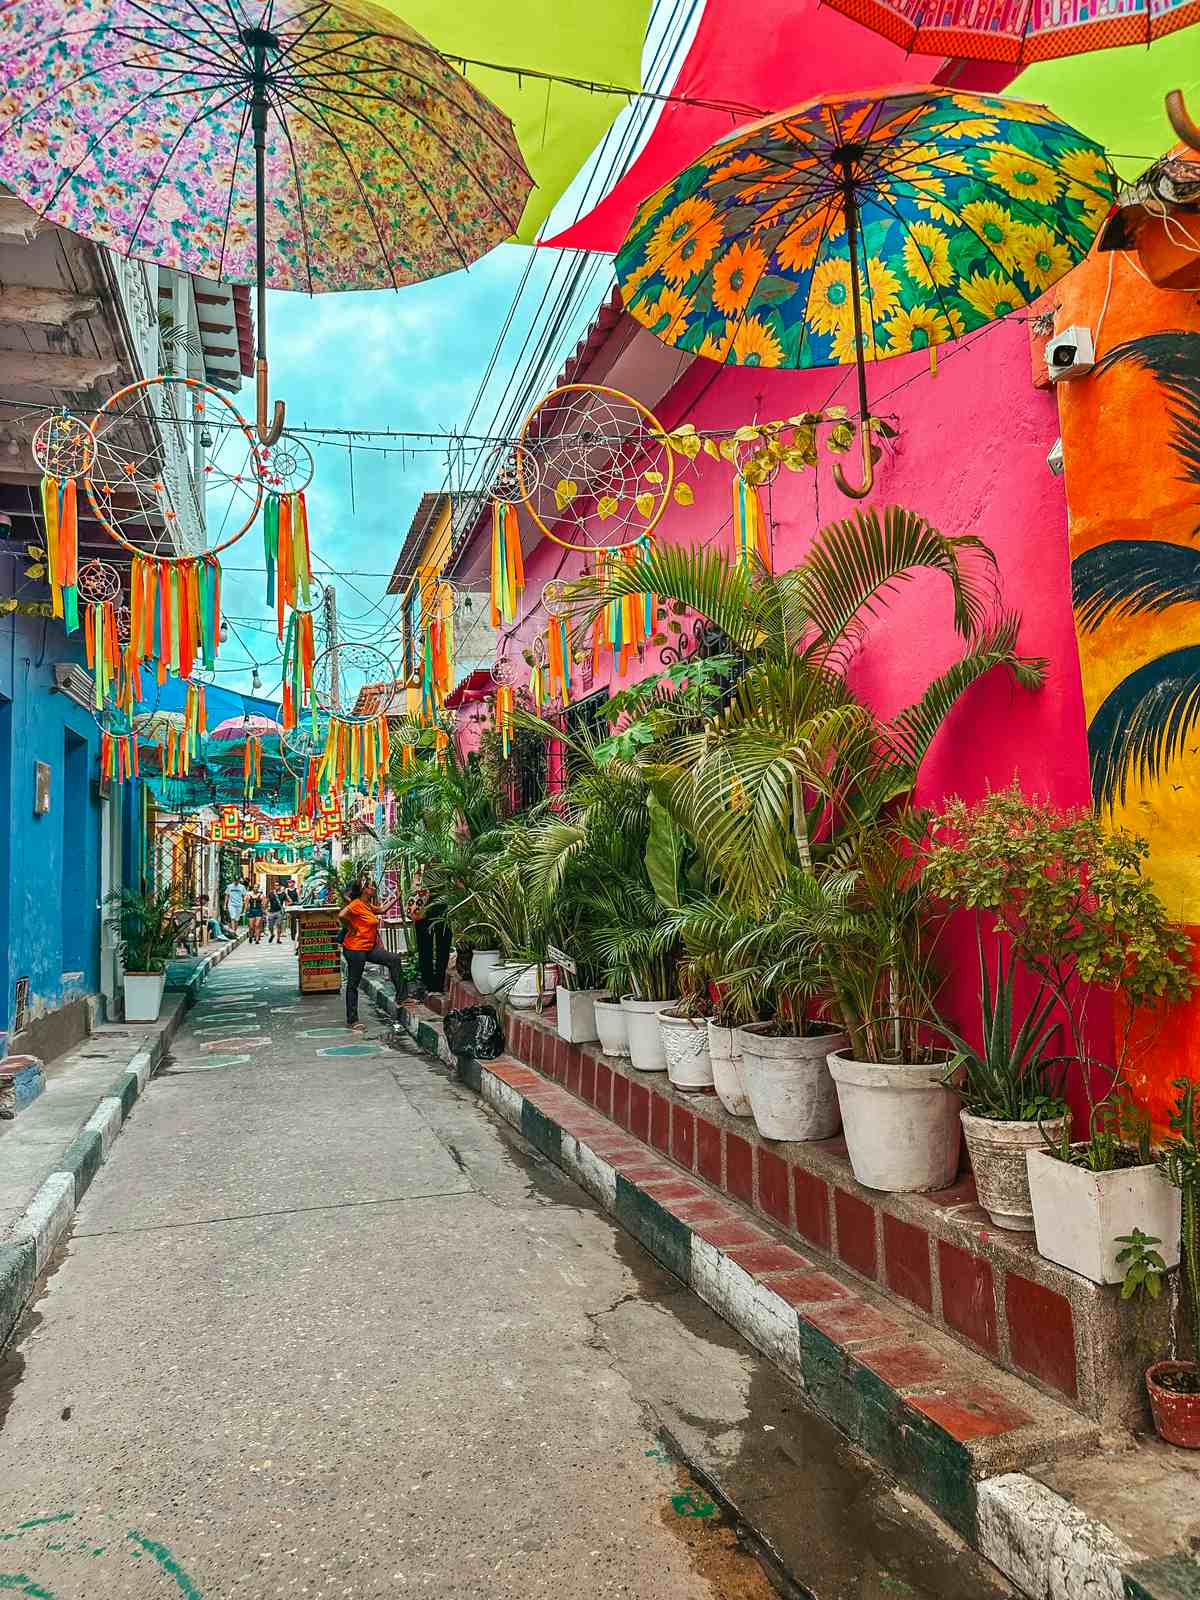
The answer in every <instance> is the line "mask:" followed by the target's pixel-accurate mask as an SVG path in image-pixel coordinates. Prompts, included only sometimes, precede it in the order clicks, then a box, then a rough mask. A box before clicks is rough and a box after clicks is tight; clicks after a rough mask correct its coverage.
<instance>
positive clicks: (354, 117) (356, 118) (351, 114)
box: [297, 89, 515, 267]
mask: <svg viewBox="0 0 1200 1600" xmlns="http://www.w3.org/2000/svg"><path fill="white" fill-rule="evenodd" d="M323 92H324V93H325V94H335V95H338V96H339V98H343V99H345V98H356V97H353V96H346V95H344V94H341V92H340V91H338V90H329V89H326V90H324V91H323ZM309 104H312V105H316V106H318V107H319V108H320V110H321V111H323V112H325V113H327V114H329V115H332V116H340V117H345V118H347V119H348V120H349V121H351V122H358V123H361V124H362V126H363V127H365V128H369V129H370V130H371V132H372V133H373V134H375V135H376V137H378V138H382V139H383V141H384V142H385V144H386V145H387V146H388V149H389V150H391V151H392V153H393V155H395V156H397V157H398V158H399V160H400V161H401V162H402V163H403V165H404V168H405V171H406V172H407V173H408V175H409V176H410V177H411V178H412V180H413V181H414V183H416V184H417V185H418V187H419V188H420V190H421V193H422V194H423V195H424V196H425V199H426V200H427V201H428V202H429V205H430V208H431V209H432V210H433V212H434V213H435V214H436V216H437V219H438V221H439V222H440V223H441V225H442V228H443V231H444V232H445V234H446V237H447V238H448V239H449V240H450V242H451V243H452V244H453V246H454V249H455V251H456V252H457V254H458V257H459V260H460V261H461V262H462V264H463V266H464V267H467V266H469V265H470V262H469V261H468V260H467V258H466V256H465V255H464V253H463V250H462V247H461V246H460V244H459V243H458V240H457V239H455V237H454V235H453V234H452V233H451V231H450V226H449V223H448V222H447V220H446V218H445V217H443V215H442V213H441V210H440V209H439V207H438V206H437V204H436V202H435V201H434V199H433V196H432V195H431V194H430V192H429V190H428V188H427V187H426V185H425V181H424V179H423V178H422V177H421V176H420V174H419V173H418V172H417V171H416V170H415V168H414V167H413V166H412V165H411V163H410V162H409V160H408V157H407V156H406V155H405V154H404V151H403V150H402V149H401V148H400V147H399V145H397V144H396V143H395V142H394V141H393V140H392V139H391V138H390V137H389V136H388V134H387V133H386V132H385V131H384V130H383V129H382V128H380V127H377V126H376V124H375V123H373V122H372V121H371V120H370V119H369V118H368V117H365V116H363V115H361V114H360V113H358V112H356V111H354V110H352V109H351V110H347V109H346V108H345V107H341V106H328V105H323V104H322V103H321V102H320V101H318V100H316V99H315V97H314V96H313V94H312V92H311V90H310V91H308V92H307V93H306V94H305V96H304V99H303V102H301V103H299V104H298V107H297V108H298V109H299V110H301V111H302V112H303V110H304V107H305V106H306V105H309ZM422 120H424V119H422ZM325 131H326V132H328V133H331V132H332V130H330V129H328V128H327V129H326V130H325ZM332 136H333V137H335V138H336V137H337V135H332ZM443 143H445V141H444V140H443ZM339 147H340V141H339ZM459 160H460V161H462V158H461V157H459ZM462 165H463V166H464V167H465V168H466V171H467V173H468V174H469V175H470V177H471V178H472V179H473V180H474V182H475V183H476V184H477V186H478V187H479V188H480V189H481V190H482V192H483V193H484V194H485V195H486V196H487V198H488V200H489V201H490V202H491V205H492V208H493V209H494V210H495V211H496V213H497V214H498V215H499V216H500V217H501V218H502V219H503V220H504V222H505V224H506V225H507V226H508V227H514V226H515V224H514V222H513V220H512V218H511V217H509V216H508V214H507V212H506V211H505V210H504V208H503V207H502V206H500V205H499V204H498V203H497V201H496V200H495V199H494V198H493V196H492V193H491V191H490V189H488V187H487V186H486V184H484V183H483V181H482V180H481V179H480V178H478V177H476V175H475V174H474V173H473V172H472V171H471V169H470V167H468V166H467V164H466V162H465V161H462Z"/></svg>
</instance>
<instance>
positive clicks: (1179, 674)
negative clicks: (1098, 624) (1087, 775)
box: [1088, 645, 1200, 809]
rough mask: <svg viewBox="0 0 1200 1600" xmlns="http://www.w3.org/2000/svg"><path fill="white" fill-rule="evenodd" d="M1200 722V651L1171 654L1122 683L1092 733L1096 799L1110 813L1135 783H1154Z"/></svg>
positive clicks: (1104, 706) (1101, 711)
mask: <svg viewBox="0 0 1200 1600" xmlns="http://www.w3.org/2000/svg"><path fill="white" fill-rule="evenodd" d="M1197 719H1200V645H1187V646H1185V647H1184V648H1183V649H1181V650H1170V651H1168V652H1167V654H1166V655H1161V656H1158V657H1157V658H1156V659H1155V660H1153V661H1148V662H1147V663H1146V664H1145V666H1142V667H1139V668H1138V669H1137V671H1136V672H1131V673H1130V674H1129V676H1128V677H1127V678H1123V679H1122V680H1121V682H1120V683H1119V684H1118V685H1117V687H1116V688H1115V689H1114V690H1113V691H1112V693H1111V694H1110V695H1109V696H1108V698H1107V699H1106V700H1105V701H1104V702H1103V704H1102V705H1101V706H1100V709H1099V710H1098V711H1097V712H1096V715H1095V716H1094V717H1093V718H1092V721H1091V723H1090V725H1089V727H1088V753H1089V757H1090V761H1091V770H1092V799H1093V801H1094V803H1095V804H1096V805H1097V806H1104V807H1108V808H1110V809H1111V807H1113V806H1115V805H1116V804H1117V802H1118V801H1122V802H1123V801H1124V800H1125V796H1126V793H1127V791H1128V788H1129V784H1130V781H1131V780H1132V779H1134V778H1135V777H1136V779H1137V780H1138V781H1139V782H1141V783H1153V782H1155V781H1156V780H1157V779H1158V778H1160V777H1162V775H1163V773H1164V772H1165V770H1166V768H1167V767H1168V766H1169V765H1170V764H1171V763H1172V762H1173V761H1176V760H1178V759H1179V757H1180V756H1181V755H1182V754H1183V752H1184V746H1185V744H1186V743H1187V740H1188V737H1189V736H1190V734H1191V732H1192V729H1193V728H1194V726H1195V724H1196V722H1197Z"/></svg>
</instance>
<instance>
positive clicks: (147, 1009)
mask: <svg viewBox="0 0 1200 1600" xmlns="http://www.w3.org/2000/svg"><path fill="white" fill-rule="evenodd" d="M108 899H109V904H110V905H111V906H112V907H113V910H112V913H111V914H110V916H109V917H108V919H107V922H108V926H109V927H110V928H112V929H113V930H114V932H115V933H116V944H117V948H118V950H119V951H120V953H121V962H122V965H123V967H124V980H123V981H124V989H125V1020H126V1022H157V1021H158V1014H159V1012H160V1011H161V1010H162V997H163V989H164V988H165V986H166V982H167V962H168V961H170V959H171V957H172V955H173V954H174V952H175V916H176V913H177V912H178V910H179V907H178V906H177V905H176V903H175V897H174V891H173V890H172V889H171V888H170V887H169V886H166V887H163V888H160V889H151V890H148V891H147V892H146V893H144V894H142V893H139V892H138V891H137V890H135V889H128V888H124V889H117V890H116V891H114V893H113V894H111V895H109V897H108Z"/></svg>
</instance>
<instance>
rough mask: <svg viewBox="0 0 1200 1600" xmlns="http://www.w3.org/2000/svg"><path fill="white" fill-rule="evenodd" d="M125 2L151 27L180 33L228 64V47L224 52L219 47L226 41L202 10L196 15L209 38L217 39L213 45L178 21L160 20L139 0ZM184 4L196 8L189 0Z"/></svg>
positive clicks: (199, 47) (167, 46) (168, 48)
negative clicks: (167, 21)
mask: <svg viewBox="0 0 1200 1600" xmlns="http://www.w3.org/2000/svg"><path fill="white" fill-rule="evenodd" d="M126 3H127V4H128V6H129V8H130V10H131V11H136V12H138V13H139V14H140V15H141V16H143V17H145V18H146V20H147V22H148V23H149V24H150V26H151V27H152V28H154V29H158V30H161V31H162V32H164V33H168V34H169V33H174V34H176V35H180V34H181V35H182V36H183V37H184V38H185V39H188V40H190V42H191V43H192V44H193V45H195V46H196V47H197V48H198V49H200V50H208V51H210V52H211V54H212V55H213V57H214V58H215V59H216V60H217V61H220V62H221V63H222V64H223V65H228V64H229V61H230V60H231V55H230V52H229V51H228V49H226V50H225V52H224V53H222V50H221V49H220V48H219V47H220V46H224V45H226V41H225V40H224V39H222V37H221V35H220V34H219V33H217V31H216V29H215V28H214V27H213V26H212V23H211V22H210V21H209V20H208V18H207V17H206V16H205V15H204V13H203V12H196V15H197V16H199V18H200V21H201V23H202V24H203V26H204V27H205V28H206V29H207V30H208V33H209V36H210V38H212V39H215V40H216V41H217V43H216V44H215V45H214V44H211V43H209V42H208V40H206V39H205V38H204V37H203V36H202V35H201V36H197V35H196V34H194V33H192V32H190V31H189V30H188V29H187V28H185V27H183V26H182V24H180V23H178V22H171V23H164V22H162V21H161V19H159V18H157V17H156V16H155V15H154V13H153V12H152V11H151V10H150V8H149V7H148V6H144V5H142V4H141V3H140V0H126ZM185 4H187V5H188V6H189V7H190V9H191V10H193V11H195V9H196V8H195V7H194V6H193V5H192V4H191V0H185ZM160 48H164V49H167V50H170V49H172V48H173V46H172V45H170V44H167V45H165V46H160Z"/></svg>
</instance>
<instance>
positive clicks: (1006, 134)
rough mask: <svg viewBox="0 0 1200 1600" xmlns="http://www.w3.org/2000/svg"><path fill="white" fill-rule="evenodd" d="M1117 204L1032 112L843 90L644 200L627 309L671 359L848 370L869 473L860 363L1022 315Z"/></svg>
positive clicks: (1072, 139)
mask: <svg viewBox="0 0 1200 1600" xmlns="http://www.w3.org/2000/svg"><path fill="white" fill-rule="evenodd" d="M1112 197H1113V177H1112V172H1111V169H1110V168H1109V165H1108V161H1107V159H1106V157H1105V154H1104V151H1103V149H1101V147H1100V146H1099V145H1097V144H1095V143H1093V141H1092V140H1090V139H1088V138H1085V137H1084V135H1083V134H1080V133H1078V132H1076V131H1075V130H1074V129H1073V128H1070V127H1068V126H1067V124H1066V123H1064V122H1061V121H1060V120H1059V119H1058V118H1057V117H1056V116H1055V115H1054V113H1053V112H1052V111H1050V110H1048V109H1047V108H1046V107H1045V106H1035V105H1028V104H1025V103H1024V102H1021V101H1012V100H1004V99H1000V98H999V97H997V96H994V95H983V94H954V93H950V92H947V91H943V90H940V89H937V88H934V87H911V86H905V87H899V88H893V89H885V90H881V91H877V92H875V93H870V94H857V93H856V94H847V95H841V96H837V97H835V98H831V99H826V100H814V101H811V102H809V103H808V104H806V105H803V106H799V107H797V108H796V109H795V110H793V111H789V112H785V113H783V114H782V115H780V116H776V117H768V118H765V119H764V120H763V121H761V122H757V123H754V124H753V125H751V126H750V127H748V128H742V129H739V130H738V131H737V132H736V133H734V134H731V135H730V136H729V137H728V138H727V139H723V140H721V141H720V142H719V143H718V144H716V145H714V146H713V147H712V148H711V149H710V150H709V151H707V152H706V154H705V155H703V156H702V157H701V158H700V160H699V161H696V162H694V163H693V164H692V165H691V166H689V167H686V168H685V169H684V170H683V171H682V172H681V173H680V174H679V175H678V177H676V178H675V179H674V180H673V182H671V183H669V184H667V185H666V186H665V187H664V188H662V189H660V190H659V191H658V193H657V194H654V195H651V196H650V198H649V199H648V200H646V201H645V202H644V203H643V205H642V206H641V208H640V210H639V211H638V213H637V215H636V216H635V218H634V221H633V226H632V228H631V229H630V232H629V234H628V236H627V238H626V240H625V243H624V244H623V245H622V247H621V250H620V253H619V254H618V256H617V276H618V279H619V281H620V284H621V290H622V293H623V295H624V299H625V305H626V308H627V309H628V310H629V311H630V312H631V313H632V315H633V316H634V317H636V318H637V320H638V321H639V322H641V323H643V324H644V325H645V326H646V327H647V328H649V329H650V331H651V332H652V333H654V334H656V335H657V336H658V337H659V338H660V339H662V340H663V341H664V342H665V343H667V344H669V345H674V346H676V347H677V348H679V349H681V350H688V351H692V352H695V353H697V354H699V355H703V356H708V357H711V358H712V359H713V360H716V361H722V362H731V363H733V364H735V365H739V366H763V367H822V366H841V365H848V364H857V366H858V369H859V407H860V414H861V418H862V421H863V424H864V426H863V433H862V443H863V454H864V470H865V471H866V472H867V474H868V476H869V452H868V446H867V433H866V428H865V422H866V418H867V399H866V379H865V375H864V367H863V363H864V362H865V361H868V360H870V361H874V360H880V359H882V358H885V357H887V356H893V355H901V354H904V353H906V352H908V351H911V350H918V349H927V348H931V347H933V346H936V345H938V344H941V343H943V342H944V341H945V340H947V339H954V338H957V337H958V336H959V335H960V334H964V333H969V332H970V331H971V330H972V329H975V328H979V327H982V326H983V325H984V324H985V323H988V322H991V321H993V320H994V319H995V318H996V317H1000V316H1003V315H1005V314H1006V313H1007V312H1009V311H1013V310H1015V309H1016V308H1017V307H1019V306H1023V305H1025V304H1027V303H1028V302H1029V301H1030V300H1032V299H1034V298H1036V296H1038V295H1039V294H1041V292H1042V291H1043V290H1044V289H1047V288H1049V286H1050V285H1051V284H1052V283H1054V282H1055V281H1056V280H1057V279H1058V278H1060V277H1062V275H1063V274H1064V273H1065V272H1067V271H1069V270H1070V268H1071V267H1072V266H1074V265H1075V264H1076V262H1078V261H1080V260H1082V258H1083V257H1084V256H1085V255H1086V254H1087V251H1088V249H1089V247H1090V246H1091V243H1092V240H1093V238H1094V237H1095V234H1096V232H1097V229H1098V228H1099V227H1100V225H1101V223H1102V222H1103V221H1104V219H1105V217H1106V216H1107V215H1108V212H1109V210H1110V209H1111V206H1112ZM838 482H839V485H840V486H841V487H842V488H843V489H846V491H847V492H851V491H850V490H849V489H848V486H847V485H846V484H845V482H844V479H843V478H842V476H841V475H840V474H839V477H838ZM864 492H865V491H864Z"/></svg>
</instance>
